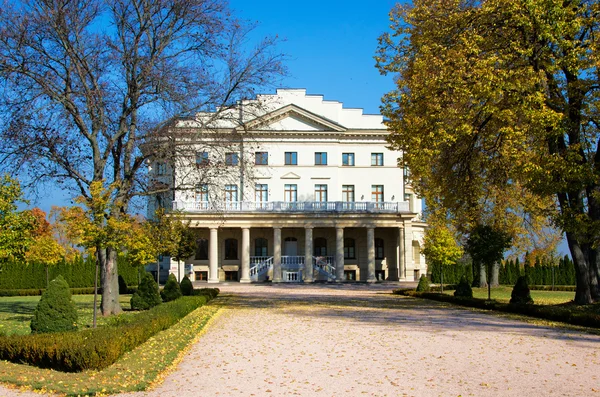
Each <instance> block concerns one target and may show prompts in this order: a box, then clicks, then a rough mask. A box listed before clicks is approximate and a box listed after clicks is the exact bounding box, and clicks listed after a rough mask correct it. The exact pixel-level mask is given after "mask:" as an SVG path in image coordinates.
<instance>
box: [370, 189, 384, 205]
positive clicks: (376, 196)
mask: <svg viewBox="0 0 600 397" xmlns="http://www.w3.org/2000/svg"><path fill="white" fill-rule="evenodd" d="M371 201H373V202H375V203H383V185H371Z"/></svg>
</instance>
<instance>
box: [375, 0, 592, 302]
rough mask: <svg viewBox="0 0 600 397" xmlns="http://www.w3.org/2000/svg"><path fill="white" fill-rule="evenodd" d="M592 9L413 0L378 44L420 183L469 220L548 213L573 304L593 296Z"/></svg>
mask: <svg viewBox="0 0 600 397" xmlns="http://www.w3.org/2000/svg"><path fill="white" fill-rule="evenodd" d="M599 16H600V4H599V2H598V1H593V0H573V1H563V2H552V1H545V0H516V1H514V0H486V1H471V0H428V1H424V0H415V1H414V2H413V5H411V6H398V7H396V8H395V9H394V10H393V11H392V13H391V19H392V26H391V28H392V30H393V33H392V34H384V35H383V36H381V38H380V46H379V52H378V55H377V62H378V67H379V68H380V71H381V72H382V73H397V74H398V75H397V79H396V83H397V89H396V90H394V91H392V92H390V93H388V94H387V95H386V96H385V97H384V108H383V113H384V114H385V115H386V116H387V117H388V118H389V119H390V123H389V126H390V128H391V130H392V136H391V138H390V142H391V144H392V146H393V147H395V148H396V149H399V150H402V151H403V152H404V156H403V162H404V163H405V164H406V165H407V166H408V167H410V169H411V172H412V173H413V175H414V179H415V183H416V185H417V189H418V190H419V191H420V192H421V193H422V194H424V195H425V196H426V197H427V198H429V199H430V200H431V202H436V201H437V202H438V203H439V205H441V206H442V207H443V208H445V209H447V210H449V212H450V213H452V214H453V215H454V216H455V217H456V218H457V219H459V220H460V221H459V223H463V224H465V225H466V229H467V230H468V229H469V228H471V227H473V226H474V225H475V224H477V223H479V222H482V219H481V218H487V219H483V222H484V223H493V224H495V225H496V226H500V222H505V223H506V225H507V226H506V227H504V229H505V230H508V229H510V221H511V220H514V219H515V218H516V220H517V221H519V219H523V215H527V214H530V215H529V216H533V217H534V218H532V219H534V220H535V219H536V218H535V217H537V219H538V220H543V219H544V218H545V217H546V216H548V215H549V216H551V217H552V220H553V222H554V224H556V225H558V226H559V227H560V228H561V229H562V230H563V231H564V232H565V234H566V238H567V241H568V244H569V249H570V251H571V254H572V256H573V259H574V262H575V268H576V274H577V292H576V296H575V301H576V302H577V303H579V304H586V303H591V302H593V301H596V300H598V299H600V289H599V288H598V285H599V280H600V245H599V244H598V243H597V242H598V241H600V201H599V194H600V151H599V149H600V145H599V140H600V133H599V132H600V131H599V125H600V124H599V123H600V119H599V118H598V103H599V100H600V96H599V95H598V94H599V92H600V72H599V69H598V65H600V53H599V51H598V46H599V44H600V41H599V37H600V36H599V33H600V32H599V29H600V24H599V23H598V21H599V20H600V18H599ZM481 214H491V215H493V216H488V215H485V216H483V217H482V216H481ZM490 219H493V220H494V221H493V222H490Z"/></svg>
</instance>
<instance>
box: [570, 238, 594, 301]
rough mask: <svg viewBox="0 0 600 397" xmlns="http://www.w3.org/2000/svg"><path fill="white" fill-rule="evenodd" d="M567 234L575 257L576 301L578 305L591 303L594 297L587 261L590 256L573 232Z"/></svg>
mask: <svg viewBox="0 0 600 397" xmlns="http://www.w3.org/2000/svg"><path fill="white" fill-rule="evenodd" d="M566 234H567V243H568V244H569V250H570V251H571V256H572V257H573V264H574V265H575V281H576V284H577V288H576V291H575V303H577V304H578V305H589V304H591V303H593V299H592V291H591V283H590V273H591V271H590V270H591V269H590V266H589V264H588V261H587V259H588V258H587V257H586V255H585V253H584V252H583V249H582V247H581V245H580V244H579V242H578V241H577V239H576V238H575V236H574V235H573V233H571V232H567V233H566Z"/></svg>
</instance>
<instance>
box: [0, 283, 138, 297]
mask: <svg viewBox="0 0 600 397" xmlns="http://www.w3.org/2000/svg"><path fill="white" fill-rule="evenodd" d="M70 289H71V295H92V294H93V293H94V287H85V288H70ZM45 290H46V289H45V288H31V289H0V297H3V296H36V295H42V294H43V293H44V291H45ZM135 291H137V285H133V286H129V287H127V293H128V294H133V293H134V292H135ZM98 294H102V288H98Z"/></svg>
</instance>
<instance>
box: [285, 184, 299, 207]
mask: <svg viewBox="0 0 600 397" xmlns="http://www.w3.org/2000/svg"><path fill="white" fill-rule="evenodd" d="M283 200H284V201H287V202H289V203H294V202H296V201H298V185H284V191H283Z"/></svg>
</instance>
